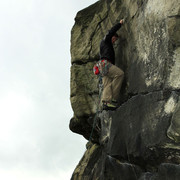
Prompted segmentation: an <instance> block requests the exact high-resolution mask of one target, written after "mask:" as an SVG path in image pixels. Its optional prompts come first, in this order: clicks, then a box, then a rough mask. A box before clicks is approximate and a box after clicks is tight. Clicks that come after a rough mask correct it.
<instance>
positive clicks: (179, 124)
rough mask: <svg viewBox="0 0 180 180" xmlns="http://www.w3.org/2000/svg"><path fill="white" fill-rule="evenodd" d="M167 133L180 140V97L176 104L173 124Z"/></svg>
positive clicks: (171, 137)
mask: <svg viewBox="0 0 180 180" xmlns="http://www.w3.org/2000/svg"><path fill="white" fill-rule="evenodd" d="M167 135H168V137H169V138H170V139H172V140H174V141H175V142H177V143H178V142H180V98H179V100H178V104H177V106H176V110H175V112H174V114H173V116H172V119H171V125H170V127H169V129H168V132H167Z"/></svg>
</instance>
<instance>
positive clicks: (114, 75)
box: [108, 65, 124, 101]
mask: <svg viewBox="0 0 180 180" xmlns="http://www.w3.org/2000/svg"><path fill="white" fill-rule="evenodd" d="M108 77H109V78H110V79H111V88H112V99H113V100H116V101H117V100H118V97H119V94H120V89H121V86H122V82H123V79H124V72H123V71H122V70H121V69H120V68H118V67H117V66H115V65H113V66H111V67H110V68H109V72H108Z"/></svg>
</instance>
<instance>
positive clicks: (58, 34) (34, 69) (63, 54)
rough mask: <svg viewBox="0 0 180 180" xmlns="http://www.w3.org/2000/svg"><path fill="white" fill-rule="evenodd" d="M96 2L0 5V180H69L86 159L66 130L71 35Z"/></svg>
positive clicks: (42, 0) (16, 0)
mask: <svg viewBox="0 0 180 180" xmlns="http://www.w3.org/2000/svg"><path fill="white" fill-rule="evenodd" d="M96 1H97V0H88V1H87V0H61V1H60V0H1V1H0V179H2V180H69V179H70V177H71V174H72V172H73V170H74V169H75V167H76V165H77V164H78V162H79V160H80V159H81V157H82V156H83V153H84V152H85V144H86V140H84V138H83V137H81V136H80V135H77V134H74V133H72V132H71V131H70V130H69V127H68V126H69V121H70V119H71V117H72V116H73V112H72V110H71V106H70V100H69V96H70V66H71V64H70V61H71V57H70V31H71V28H72V26H73V24H74V18H75V15H76V13H77V12H78V11H79V10H81V9H83V8H85V7H87V6H89V5H91V4H93V3H94V2H96Z"/></svg>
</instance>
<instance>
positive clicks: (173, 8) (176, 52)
mask: <svg viewBox="0 0 180 180" xmlns="http://www.w3.org/2000/svg"><path fill="white" fill-rule="evenodd" d="M123 17H124V18H125V23H124V25H123V27H122V28H121V29H120V30H119V31H118V34H119V35H120V39H119V40H118V42H117V44H116V45H115V47H114V48H115V52H116V65H117V66H119V67H120V68H122V69H123V70H124V72H125V79H124V82H123V87H122V89H121V92H120V99H119V101H120V107H119V108H118V109H117V110H116V111H98V110H99V89H98V78H97V77H96V76H95V75H93V72H92V67H93V65H94V63H95V62H96V61H97V60H98V58H99V43H100V41H101V39H102V38H103V36H104V35H105V33H106V32H107V30H108V29H109V28H111V27H112V25H114V24H115V23H116V22H117V21H119V20H120V19H121V18H123ZM71 57H72V61H71V62H72V67H71V105H72V109H73V111H74V117H73V118H72V119H71V121H70V129H71V130H72V131H73V132H75V133H79V134H81V135H83V136H84V137H85V138H86V139H87V140H88V141H89V143H88V144H87V151H86V152H85V154H84V156H83V158H82V159H81V161H80V162H79V164H78V165H77V167H76V169H75V171H74V173H73V175H72V179H73V180H76V179H78V180H80V179H87V180H88V179H89V180H90V179H93V180H94V179H107V180H111V179H112V180H113V179H114V180H116V179H117V180H119V179H122V180H130V179H139V180H145V179H147V180H149V179H151V180H159V179H168V180H176V179H179V177H180V165H179V164H180V99H179V95H180V75H179V72H180V2H179V0H172V1H167V0H161V1H159V0H145V1H142V0H131V1H130V0H127V1H121V0H100V1H98V2H97V3H95V4H93V5H91V6H90V7H88V8H86V9H84V10H82V11H80V12H78V13H77V16H76V18H75V25H74V27H73V29H72V35H71Z"/></svg>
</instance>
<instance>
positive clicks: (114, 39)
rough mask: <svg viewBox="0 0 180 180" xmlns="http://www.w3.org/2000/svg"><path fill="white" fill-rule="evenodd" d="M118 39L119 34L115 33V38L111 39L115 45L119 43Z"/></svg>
mask: <svg viewBox="0 0 180 180" xmlns="http://www.w3.org/2000/svg"><path fill="white" fill-rule="evenodd" d="M118 37H119V36H118V34H117V33H115V34H114V36H113V37H112V39H111V40H112V43H113V44H114V43H115V42H116V41H117V39H118Z"/></svg>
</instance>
